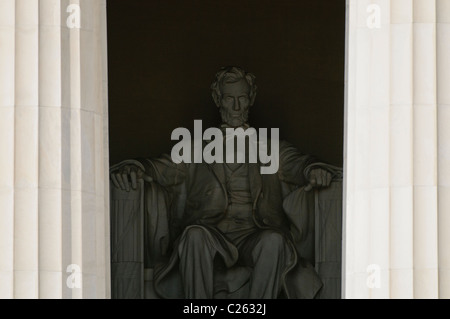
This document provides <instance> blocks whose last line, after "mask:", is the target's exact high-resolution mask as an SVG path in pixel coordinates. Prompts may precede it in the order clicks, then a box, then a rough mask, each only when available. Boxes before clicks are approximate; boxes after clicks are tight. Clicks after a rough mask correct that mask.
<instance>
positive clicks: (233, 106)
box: [220, 79, 250, 127]
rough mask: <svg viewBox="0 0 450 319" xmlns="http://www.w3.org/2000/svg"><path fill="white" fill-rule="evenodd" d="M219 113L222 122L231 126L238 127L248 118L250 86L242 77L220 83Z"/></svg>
mask: <svg viewBox="0 0 450 319" xmlns="http://www.w3.org/2000/svg"><path fill="white" fill-rule="evenodd" d="M221 91H222V95H221V99H220V115H221V116H222V122H223V123H226V124H228V125H229V126H231V127H239V126H241V125H243V124H245V123H246V122H247V120H248V113H249V108H250V96H249V94H250V86H249V85H248V83H247V81H245V80H244V79H242V80H240V81H238V82H235V83H225V84H224V85H222V90H221Z"/></svg>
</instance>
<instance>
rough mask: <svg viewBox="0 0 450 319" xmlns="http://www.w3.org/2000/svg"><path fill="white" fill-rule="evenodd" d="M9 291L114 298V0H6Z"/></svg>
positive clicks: (2, 269) (3, 211)
mask: <svg viewBox="0 0 450 319" xmlns="http://www.w3.org/2000/svg"><path fill="white" fill-rule="evenodd" d="M0 43H1V45H0V154H2V155H1V156H0V282H1V284H0V298H107V297H109V295H110V292H109V291H110V288H109V285H110V279H109V198H108V196H109V195H108V190H109V183H108V134H107V132H108V126H107V125H108V122H107V120H108V113H107V60H106V1H105V0H103V1H102V0H0Z"/></svg>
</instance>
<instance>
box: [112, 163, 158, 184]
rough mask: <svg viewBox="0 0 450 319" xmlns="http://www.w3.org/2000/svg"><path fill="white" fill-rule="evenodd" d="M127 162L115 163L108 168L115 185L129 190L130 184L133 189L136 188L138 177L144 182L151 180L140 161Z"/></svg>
mask: <svg viewBox="0 0 450 319" xmlns="http://www.w3.org/2000/svg"><path fill="white" fill-rule="evenodd" d="M127 162H128V161H127ZM127 162H125V163H121V164H119V165H115V166H113V167H111V169H110V176H111V181H112V182H113V184H114V186H115V187H117V188H120V189H122V190H126V191H127V192H129V191H130V186H131V189H133V190H136V189H137V186H138V183H137V181H138V179H143V180H145V181H146V182H152V181H153V179H152V178H151V177H150V176H148V175H146V174H145V169H144V167H143V166H142V165H141V164H140V163H133V162H134V161H133V162H131V163H127Z"/></svg>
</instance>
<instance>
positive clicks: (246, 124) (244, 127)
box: [220, 123, 250, 131]
mask: <svg viewBox="0 0 450 319" xmlns="http://www.w3.org/2000/svg"><path fill="white" fill-rule="evenodd" d="M239 127H240V128H243V129H244V131H245V130H246V129H248V128H249V127H250V125H249V124H248V123H245V124H243V125H241V126H238V127H233V126H230V125H228V124H226V123H223V124H221V125H220V129H221V130H222V131H225V130H226V129H227V128H232V129H237V128H239Z"/></svg>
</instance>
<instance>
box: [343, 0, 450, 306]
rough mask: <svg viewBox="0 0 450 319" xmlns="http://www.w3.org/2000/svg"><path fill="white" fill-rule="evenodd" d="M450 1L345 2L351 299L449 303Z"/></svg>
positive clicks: (346, 273) (346, 274) (347, 290)
mask: <svg viewBox="0 0 450 319" xmlns="http://www.w3.org/2000/svg"><path fill="white" fill-rule="evenodd" d="M449 22H450V1H449V0H390V1H389V0H348V1H347V75H346V125H345V126H346V130H345V145H346V146H345V189H346V191H345V195H344V212H345V213H344V214H345V216H344V245H343V247H344V249H343V257H344V267H343V282H344V285H343V297H345V298H449V297H450V271H449V268H450V247H449V245H450V235H449V230H450V192H449V186H450V164H449V163H450V162H449V160H450V130H449V128H448V123H450V111H449V104H450V93H449V90H448V85H449V83H450V82H449V81H450V75H449V74H450V62H449V58H450V45H449V40H448V39H450V27H449Z"/></svg>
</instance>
